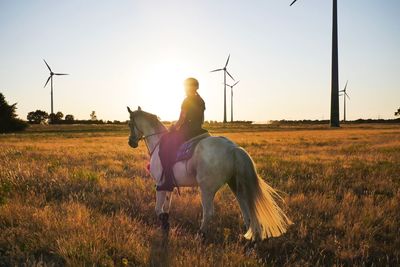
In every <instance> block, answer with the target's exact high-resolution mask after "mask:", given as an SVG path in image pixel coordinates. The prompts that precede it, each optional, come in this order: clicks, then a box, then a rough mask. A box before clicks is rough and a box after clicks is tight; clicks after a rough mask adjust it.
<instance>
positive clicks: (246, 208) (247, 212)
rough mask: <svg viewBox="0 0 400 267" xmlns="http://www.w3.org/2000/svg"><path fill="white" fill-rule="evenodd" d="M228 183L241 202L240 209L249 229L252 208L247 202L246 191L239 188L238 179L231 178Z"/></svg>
mask: <svg viewBox="0 0 400 267" xmlns="http://www.w3.org/2000/svg"><path fill="white" fill-rule="evenodd" d="M228 185H229V188H230V189H231V191H232V192H233V194H234V195H235V197H236V199H237V201H238V203H239V207H240V210H241V211H242V215H243V220H244V224H245V225H246V231H247V230H248V229H249V227H250V209H249V206H248V204H247V202H246V198H245V197H244V193H243V191H240V190H238V188H237V184H236V181H235V180H234V179H231V180H230V181H229V182H228Z"/></svg>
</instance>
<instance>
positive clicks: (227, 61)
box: [225, 54, 231, 68]
mask: <svg viewBox="0 0 400 267" xmlns="http://www.w3.org/2000/svg"><path fill="white" fill-rule="evenodd" d="M230 58H231V54H229V56H228V59H227V60H226V63H225V68H226V66H228V63H229V59H230Z"/></svg>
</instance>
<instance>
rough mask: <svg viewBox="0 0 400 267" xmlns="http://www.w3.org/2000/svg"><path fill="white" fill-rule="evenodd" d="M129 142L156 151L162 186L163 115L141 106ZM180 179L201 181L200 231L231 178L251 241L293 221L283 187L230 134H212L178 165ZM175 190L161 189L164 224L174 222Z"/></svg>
mask: <svg viewBox="0 0 400 267" xmlns="http://www.w3.org/2000/svg"><path fill="white" fill-rule="evenodd" d="M128 111H129V113H130V122H129V127H130V130H131V133H130V136H129V145H130V146H131V147H133V148H136V147H137V146H138V142H139V141H140V140H142V139H143V140H145V142H146V145H147V148H148V151H149V154H150V173H151V176H152V177H153V178H154V179H155V182H156V184H157V185H159V184H160V182H161V178H162V177H161V175H162V166H161V161H160V158H159V155H158V151H159V145H160V138H161V136H162V135H163V134H164V133H165V132H166V131H167V129H166V127H165V126H164V125H163V124H162V123H161V122H160V121H159V120H158V118H157V116H155V115H153V114H150V113H147V112H144V111H142V110H141V108H140V107H138V110H136V111H131V110H130V108H129V107H128ZM173 172H174V175H175V180H176V181H175V182H176V184H177V186H179V187H195V186H199V187H200V191H201V204H202V207H203V218H202V221H201V227H200V233H202V235H204V234H205V233H206V232H207V230H208V229H207V227H208V225H209V222H210V219H211V217H212V216H213V213H214V204H213V201H214V196H215V193H216V192H217V191H218V190H219V189H220V188H221V187H222V186H223V185H224V184H225V183H227V184H228V185H229V187H230V189H231V190H232V192H233V193H234V194H235V196H236V199H237V201H238V202H239V206H240V209H241V212H242V215H243V219H244V222H245V224H246V228H247V233H246V234H245V235H244V236H245V238H247V239H251V240H258V239H261V240H262V239H265V238H267V237H277V236H280V235H282V234H283V233H285V232H286V230H287V227H288V226H289V225H290V224H291V223H292V222H291V221H290V220H289V219H288V217H287V216H286V215H285V213H284V212H283V211H282V210H281V208H280V207H279V206H278V205H277V203H276V202H275V199H276V198H279V196H278V194H277V192H276V191H275V190H274V189H273V188H272V187H271V186H269V185H268V184H266V183H265V182H264V181H263V180H262V179H261V178H260V177H259V176H258V175H257V171H256V168H255V165H254V162H253V160H252V159H251V158H250V156H249V154H248V153H247V152H246V151H245V150H244V149H243V148H241V147H239V146H237V145H236V144H235V143H233V142H232V141H230V140H229V139H227V138H224V137H214V136H210V137H207V138H205V139H202V140H201V141H200V142H199V143H198V145H197V147H196V148H195V150H194V152H193V156H192V158H191V159H189V160H187V161H181V162H177V163H176V164H175V165H174V166H173ZM171 199H172V194H171V192H167V191H157V193H156V207H155V211H156V214H157V216H158V217H159V218H160V220H161V221H162V223H163V225H164V226H165V225H167V227H168V226H169V224H168V213H169V209H170V206H171Z"/></svg>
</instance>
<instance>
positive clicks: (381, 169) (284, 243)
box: [0, 125, 400, 266]
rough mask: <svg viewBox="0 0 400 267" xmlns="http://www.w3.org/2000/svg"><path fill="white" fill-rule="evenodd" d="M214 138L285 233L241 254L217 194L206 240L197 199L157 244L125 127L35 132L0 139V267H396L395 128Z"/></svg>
mask: <svg viewBox="0 0 400 267" xmlns="http://www.w3.org/2000/svg"><path fill="white" fill-rule="evenodd" d="M213 131H214V134H215V135H224V136H227V137H229V138H231V139H232V140H234V141H235V142H237V143H238V144H239V145H241V146H243V147H244V148H245V149H246V150H247V151H248V152H249V153H250V155H251V156H252V157H253V159H254V161H255V162H256V165H257V168H258V170H259V173H260V175H261V176H262V177H263V178H264V179H265V180H266V181H267V182H268V183H269V184H270V185H272V186H273V187H275V188H276V189H278V190H280V191H281V192H282V196H283V199H284V200H285V204H284V205H283V208H284V210H285V211H286V212H287V214H288V215H289V217H290V218H291V219H292V220H293V221H294V223H295V224H294V225H293V226H291V227H290V229H289V231H288V233H287V234H285V235H284V236H282V237H279V238H273V239H269V240H266V241H264V242H261V243H259V244H257V245H256V246H248V244H247V243H246V242H245V241H244V240H243V239H242V238H241V235H242V234H244V233H245V231H244V228H243V222H242V219H241V214H240V212H239V209H238V205H237V203H236V200H235V199H234V196H233V194H232V193H231V192H230V191H229V188H228V187H224V188H223V189H222V190H221V191H220V192H219V193H218V195H217V197H216V216H215V218H214V221H213V223H212V225H213V226H212V227H213V229H215V232H214V234H213V235H212V236H209V237H208V239H207V241H206V242H204V243H203V242H202V241H201V240H200V239H199V238H197V237H196V232H197V230H198V228H199V224H200V219H201V205H200V199H199V195H198V190H197V189H184V190H182V192H181V193H182V194H181V196H177V195H175V196H174V198H173V205H172V210H171V227H172V228H171V231H170V233H169V236H168V237H166V236H163V235H162V234H161V231H160V230H159V228H158V224H157V223H158V222H157V220H156V217H155V214H154V204H155V190H154V184H153V181H152V180H151V179H150V177H149V175H148V173H147V171H146V165H147V161H148V156H147V151H146V149H145V146H144V144H141V145H140V147H139V148H138V149H136V150H134V149H132V148H130V147H129V146H128V144H127V141H128V128H127V126H107V125H105V126H62V127H52V126H41V127H33V128H31V129H30V130H29V131H28V132H25V133H22V134H10V135H0V266H14V265H18V266H19V265H24V264H25V265H27V266H32V265H35V266H43V265H47V266H52V265H54V266H60V265H68V266H93V265H95V266H259V265H268V266H271V265H277V266H281V265H287V266H316V265H328V266H330V265H334V264H336V265H339V266H341V265H344V266H349V265H359V266H363V265H366V266H372V265H374V266H386V265H388V266H395V265H397V266H398V265H400V125H385V126H379V125H357V126H352V125H346V126H345V127H344V128H342V129H338V130H330V129H328V128H326V127H325V126H313V128H302V127H301V126H297V127H296V128H290V127H288V128H279V127H275V128H271V127H261V126H257V127H253V128H250V129H243V128H240V129H236V128H230V129H224V128H216V129H213Z"/></svg>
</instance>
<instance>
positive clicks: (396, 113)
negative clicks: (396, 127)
mask: <svg viewBox="0 0 400 267" xmlns="http://www.w3.org/2000/svg"><path fill="white" fill-rule="evenodd" d="M394 115H395V116H400V108H398V109H397V111H396V112H395V113H394Z"/></svg>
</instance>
